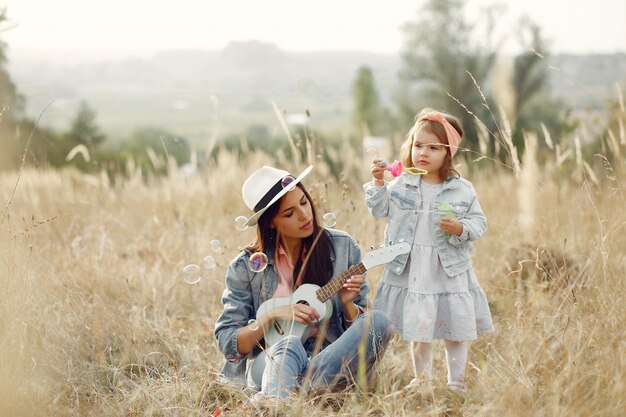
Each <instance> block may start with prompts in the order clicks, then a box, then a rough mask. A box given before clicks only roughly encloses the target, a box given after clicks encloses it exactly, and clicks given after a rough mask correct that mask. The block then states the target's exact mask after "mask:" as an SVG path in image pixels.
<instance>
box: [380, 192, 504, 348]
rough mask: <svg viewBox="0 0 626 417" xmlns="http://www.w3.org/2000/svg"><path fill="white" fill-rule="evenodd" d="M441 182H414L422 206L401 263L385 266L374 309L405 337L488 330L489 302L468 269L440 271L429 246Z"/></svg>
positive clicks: (454, 336) (466, 336) (468, 335)
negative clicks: (453, 273) (452, 272)
mask: <svg viewBox="0 0 626 417" xmlns="http://www.w3.org/2000/svg"><path fill="white" fill-rule="evenodd" d="M441 187H442V185H441V184H428V183H427V182H425V181H421V182H420V188H421V194H422V205H421V207H420V213H419V216H418V220H417V225H416V227H415V233H414V234H413V236H414V240H413V246H412V248H411V253H410V255H409V259H408V261H407V267H406V268H404V271H403V272H402V273H401V274H400V275H396V274H395V273H393V272H392V271H389V270H388V269H386V268H385V271H384V273H383V276H382V278H381V281H380V283H379V285H378V289H377V290H376V297H375V300H374V308H376V309H377V310H382V311H384V312H386V313H387V315H388V316H389V318H390V319H391V320H392V322H393V324H394V326H395V327H396V329H397V330H398V331H399V332H401V333H402V336H403V338H404V339H405V340H408V341H413V342H431V341H432V340H433V339H446V340H473V339H476V338H477V337H478V336H479V335H480V334H483V333H487V332H492V331H494V327H493V322H492V319H491V313H490V312H489V305H488V302H487V297H486V296H485V293H484V291H483V290H482V288H480V286H479V285H478V281H477V279H476V274H475V273H474V269H473V268H472V267H471V266H470V268H469V269H468V270H467V271H466V272H464V273H462V274H460V275H457V276H454V277H450V276H448V275H446V273H445V271H444V269H443V266H442V265H441V262H440V261H439V255H438V254H437V248H436V245H435V230H433V227H432V224H433V223H434V222H438V219H439V215H438V213H436V211H435V210H434V209H433V207H432V203H433V200H434V198H435V196H436V195H437V193H438V192H439V191H440V190H441Z"/></svg>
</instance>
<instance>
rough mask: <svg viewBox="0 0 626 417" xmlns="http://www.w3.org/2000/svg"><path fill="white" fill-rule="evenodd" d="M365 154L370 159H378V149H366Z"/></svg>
mask: <svg viewBox="0 0 626 417" xmlns="http://www.w3.org/2000/svg"><path fill="white" fill-rule="evenodd" d="M366 152H367V155H368V156H369V157H370V159H376V158H378V149H376V148H374V147H372V148H368V149H367V151H366Z"/></svg>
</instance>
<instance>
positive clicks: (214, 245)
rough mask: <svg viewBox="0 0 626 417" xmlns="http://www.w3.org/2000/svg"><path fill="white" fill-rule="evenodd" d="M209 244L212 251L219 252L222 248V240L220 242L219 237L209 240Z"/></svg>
mask: <svg viewBox="0 0 626 417" xmlns="http://www.w3.org/2000/svg"><path fill="white" fill-rule="evenodd" d="M209 244H210V245H211V249H212V250H213V252H219V251H220V250H222V242H220V241H219V239H213V240H212V241H210V242H209Z"/></svg>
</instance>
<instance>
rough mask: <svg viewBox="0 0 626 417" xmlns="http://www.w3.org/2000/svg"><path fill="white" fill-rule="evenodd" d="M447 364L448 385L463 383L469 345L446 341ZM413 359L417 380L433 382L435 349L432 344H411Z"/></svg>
mask: <svg viewBox="0 0 626 417" xmlns="http://www.w3.org/2000/svg"><path fill="white" fill-rule="evenodd" d="M445 344H446V362H447V364H448V384H450V383H461V384H462V383H463V381H464V380H465V364H466V363H467V344H466V343H464V342H459V341H455V340H445ZM411 357H412V358H413V370H414V371H415V378H416V379H421V380H423V381H425V382H429V381H430V380H431V374H432V369H433V349H432V344H431V343H425V342H411Z"/></svg>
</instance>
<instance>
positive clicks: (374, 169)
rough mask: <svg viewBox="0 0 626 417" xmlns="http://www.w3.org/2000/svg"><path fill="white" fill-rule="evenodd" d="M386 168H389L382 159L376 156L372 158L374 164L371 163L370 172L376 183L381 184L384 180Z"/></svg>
mask: <svg viewBox="0 0 626 417" xmlns="http://www.w3.org/2000/svg"><path fill="white" fill-rule="evenodd" d="M385 169H387V164H386V163H385V162H384V161H383V160H382V159H378V158H374V159H373V160H372V165H370V172H371V173H372V176H373V177H374V183H375V184H374V185H379V184H380V183H381V182H383V178H384V175H385Z"/></svg>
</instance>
